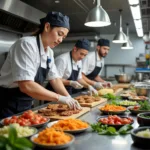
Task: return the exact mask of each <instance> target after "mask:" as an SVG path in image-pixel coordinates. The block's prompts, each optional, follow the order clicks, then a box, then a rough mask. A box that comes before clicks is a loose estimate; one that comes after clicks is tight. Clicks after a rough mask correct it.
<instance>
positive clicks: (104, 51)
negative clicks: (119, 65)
mask: <svg viewBox="0 0 150 150" xmlns="http://www.w3.org/2000/svg"><path fill="white" fill-rule="evenodd" d="M97 51H98V54H99V56H100V57H106V56H107V54H108V52H109V47H108V46H97Z"/></svg>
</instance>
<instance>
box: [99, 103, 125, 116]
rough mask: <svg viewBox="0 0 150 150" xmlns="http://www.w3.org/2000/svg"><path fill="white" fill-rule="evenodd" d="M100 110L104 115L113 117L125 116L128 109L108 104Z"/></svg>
mask: <svg viewBox="0 0 150 150" xmlns="http://www.w3.org/2000/svg"><path fill="white" fill-rule="evenodd" d="M99 110H100V111H101V112H102V113H104V114H109V115H111V114H123V113H125V112H126V110H127V108H126V107H123V106H118V105H114V104H106V105H105V106H103V107H101V108H99Z"/></svg>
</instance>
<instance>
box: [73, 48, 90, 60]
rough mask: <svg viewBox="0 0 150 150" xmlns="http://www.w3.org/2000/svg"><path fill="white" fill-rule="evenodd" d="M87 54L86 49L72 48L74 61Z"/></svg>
mask: <svg viewBox="0 0 150 150" xmlns="http://www.w3.org/2000/svg"><path fill="white" fill-rule="evenodd" d="M87 54H88V51H87V50H86V49H81V48H77V47H74V48H73V59H74V60H75V61H79V60H82V59H83V58H84V57H85V56H86V55H87Z"/></svg>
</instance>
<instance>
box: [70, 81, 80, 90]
mask: <svg viewBox="0 0 150 150" xmlns="http://www.w3.org/2000/svg"><path fill="white" fill-rule="evenodd" d="M70 86H72V87H74V88H75V89H82V88H83V86H82V85H81V84H80V83H79V82H77V81H72V80H71V81H70Z"/></svg>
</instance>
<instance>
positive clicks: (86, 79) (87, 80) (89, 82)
mask: <svg viewBox="0 0 150 150" xmlns="http://www.w3.org/2000/svg"><path fill="white" fill-rule="evenodd" d="M82 78H83V80H85V82H87V83H88V84H90V85H92V86H93V85H94V84H95V81H93V80H90V79H89V78H87V77H86V76H85V74H84V73H82Z"/></svg>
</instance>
